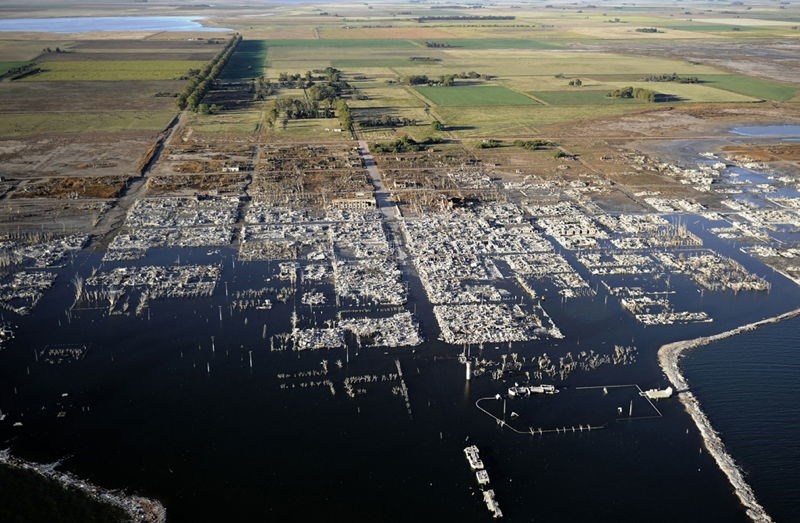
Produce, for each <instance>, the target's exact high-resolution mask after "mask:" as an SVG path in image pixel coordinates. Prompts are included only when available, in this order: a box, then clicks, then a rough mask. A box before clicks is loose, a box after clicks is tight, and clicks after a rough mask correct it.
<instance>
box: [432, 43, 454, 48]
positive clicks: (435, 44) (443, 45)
mask: <svg viewBox="0 0 800 523" xmlns="http://www.w3.org/2000/svg"><path fill="white" fill-rule="evenodd" d="M425 47H428V48H430V49H446V48H448V47H453V46H452V45H450V44H448V43H447V42H425Z"/></svg>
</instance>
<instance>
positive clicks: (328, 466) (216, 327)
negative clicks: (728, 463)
mask: <svg viewBox="0 0 800 523" xmlns="http://www.w3.org/2000/svg"><path fill="white" fill-rule="evenodd" d="M689 225H690V227H692V229H693V230H694V231H695V232H696V233H698V234H702V235H703V237H704V241H706V242H707V244H709V246H710V247H712V248H714V249H717V250H719V251H721V252H722V253H723V254H727V255H731V256H735V255H736V253H737V251H736V250H735V249H734V248H733V247H731V246H729V245H727V244H725V243H723V242H720V241H719V240H715V239H714V238H713V237H712V236H710V235H708V234H706V233H704V232H703V231H702V230H701V227H702V224H701V223H699V222H698V223H694V224H689ZM233 254H234V251H233V250H230V249H223V250H222V252H221V253H219V254H215V255H213V256H208V255H207V254H206V252H205V250H194V251H192V250H180V251H177V250H169V249H166V250H162V251H154V252H153V253H152V254H150V255H149V256H148V258H147V259H146V260H144V261H143V262H140V263H145V264H162V265H163V264H172V263H174V262H175V261H176V259H177V258H178V257H180V263H183V264H186V263H222V265H223V279H224V281H227V282H228V289H229V292H230V293H232V292H234V291H235V290H237V289H246V288H256V287H262V286H264V285H275V284H276V282H275V281H274V280H271V282H266V283H265V279H266V278H271V277H273V276H274V274H273V273H274V272H275V271H276V269H277V267H276V266H275V264H268V263H261V262H258V263H236V264H235V268H234V265H233V263H232V257H233ZM738 257H739V258H741V256H738ZM742 262H743V263H746V265H747V266H748V268H749V269H751V270H754V271H755V272H757V273H759V274H762V275H764V276H766V277H767V278H769V279H770V280H772V281H774V282H776V285H774V287H773V290H772V292H771V293H770V295H767V294H766V293H761V294H751V293H740V294H739V295H733V294H732V293H710V292H706V293H704V294H701V293H699V292H696V290H694V289H692V288H691V287H692V286H691V285H690V283H689V281H688V280H686V279H685V278H682V277H678V276H673V277H672V279H671V285H672V287H673V288H675V289H678V290H679V291H680V292H679V294H678V296H683V298H682V299H677V300H676V301H677V303H676V309H679V310H681V309H690V310H697V309H703V310H706V311H708V312H709V313H710V314H711V315H712V316H713V317H714V318H716V319H717V320H716V321H715V322H714V323H713V324H701V325H693V326H673V327H649V328H645V327H642V326H640V325H638V324H636V323H635V322H634V320H633V319H632V318H631V317H630V315H628V314H627V313H625V312H624V311H622V310H621V309H620V307H619V306H618V305H617V302H616V299H615V298H613V297H608V300H606V299H605V298H606V296H605V291H604V289H603V287H602V286H599V287H598V289H599V294H598V296H596V297H594V298H581V299H575V300H570V301H567V302H566V303H562V302H561V301H560V299H559V297H558V295H557V294H555V292H554V291H553V290H552V289H547V288H546V287H543V288H541V289H538V291H540V292H541V293H542V295H544V296H546V297H547V300H546V301H545V302H544V306H545V308H546V310H547V311H548V313H549V314H550V315H551V316H552V317H553V319H554V321H555V323H556V325H558V326H559V327H560V328H561V330H562V331H563V332H564V333H565V335H566V339H564V340H556V341H553V340H544V341H536V342H531V343H527V344H515V345H514V346H513V347H512V348H511V349H510V350H509V348H508V347H507V346H506V345H503V346H502V347H498V348H497V349H495V348H494V347H493V346H487V347H485V348H484V354H485V356H486V357H487V358H490V359H495V360H499V359H500V355H501V354H503V353H507V352H512V351H513V352H517V353H519V354H520V356H527V357H530V356H533V355H539V354H541V353H543V352H547V353H549V354H551V355H553V356H556V357H557V356H559V355H563V354H564V353H565V352H566V351H568V350H569V351H572V352H573V353H577V352H579V351H581V350H587V351H588V350H590V349H592V350H595V351H597V352H600V353H608V352H610V351H611V350H612V348H613V345H614V344H623V345H630V344H631V343H633V344H635V345H636V346H637V347H638V348H639V357H638V362H637V363H636V364H635V365H632V366H625V367H612V366H606V367H602V368H600V369H598V370H596V371H593V372H577V373H575V374H573V375H572V376H571V377H570V378H568V379H567V380H566V382H565V383H559V384H558V385H559V386H560V387H562V388H563V387H567V388H568V390H567V391H565V393H564V394H563V396H562V397H560V398H559V397H558V396H556V397H552V398H537V399H531V400H514V401H520V402H523V401H529V402H530V403H527V404H523V403H518V404H515V403H514V402H510V405H509V410H514V411H519V413H520V415H521V417H525V418H526V423H529V424H530V425H533V426H537V425H536V423H537V422H538V423H541V426H545V427H547V426H548V424H553V425H556V424H563V425H565V426H569V425H570V424H573V423H581V422H582V421H583V420H585V421H586V422H589V421H591V422H592V423H595V422H598V423H605V424H606V425H607V428H606V429H604V430H598V431H593V432H591V433H586V432H583V433H581V432H577V433H575V434H573V433H569V434H559V435H549V436H548V435H545V436H536V437H531V436H524V435H518V434H513V433H511V432H510V431H508V430H507V429H506V430H502V429H500V428H499V427H498V426H496V424H495V423H494V422H493V421H492V420H491V419H490V418H489V417H488V416H486V415H484V414H482V413H481V412H480V411H478V410H477V408H476V407H475V405H474V402H475V400H476V399H478V398H481V397H487V396H494V395H495V394H497V393H498V392H503V391H504V390H505V389H506V388H507V387H508V386H509V385H510V384H511V383H510V382H509V383H502V382H496V381H493V380H491V379H490V378H488V377H485V376H484V377H480V378H476V379H474V380H473V381H472V382H470V383H466V382H465V379H464V367H463V365H461V364H459V363H458V361H457V358H456V357H457V355H458V353H459V352H460V351H461V347H454V346H449V345H446V344H443V343H441V342H438V341H437V337H438V334H439V333H438V327H437V326H436V323H435V320H434V318H433V316H432V314H431V312H430V311H431V309H430V305H429V304H428V303H427V302H426V300H425V297H424V292H423V291H422V289H421V288H420V287H419V283H418V280H416V279H415V278H414V277H413V276H411V275H408V279H409V288H410V302H409V305H408V307H409V308H410V309H411V310H414V309H415V310H416V312H417V316H418V317H419V320H420V322H421V326H422V329H423V331H424V334H425V337H426V339H427V340H428V341H427V342H426V343H425V344H423V345H421V346H419V347H417V348H415V349H410V348H399V349H386V350H385V349H366V348H362V349H361V350H357V349H356V348H355V347H351V348H350V349H349V355H350V363H349V364H345V365H344V367H343V368H342V369H338V368H337V367H336V366H334V365H333V362H334V361H335V360H337V359H341V360H345V359H346V357H347V353H346V352H345V350H344V349H342V350H332V351H314V352H303V353H296V352H292V351H285V352H271V351H270V349H269V342H268V338H269V336H270V335H271V334H274V333H279V332H286V331H288V330H289V329H290V320H289V317H290V315H291V312H292V308H293V306H292V305H291V303H289V304H280V303H276V305H275V306H274V307H273V309H272V310H268V311H247V312H243V313H236V312H234V313H231V312H230V309H229V299H228V298H226V296H225V290H224V283H222V282H221V283H220V284H219V285H218V286H217V289H216V291H215V294H214V295H213V296H212V297H210V298H203V299H195V300H157V301H154V302H152V304H151V310H150V314H149V319H148V317H147V314H145V315H143V316H142V317H135V316H132V315H131V316H111V317H108V316H107V315H106V313H105V311H102V310H85V311H75V312H74V313H73V314H72V317H71V321H68V319H67V316H66V315H65V312H64V311H65V309H66V308H67V307H68V306H69V305H70V303H71V302H72V293H73V290H72V285H71V284H70V283H69V281H70V279H71V278H72V276H73V275H74V274H75V273H76V272H77V273H80V274H83V275H84V276H86V275H88V274H89V273H90V271H91V270H92V267H98V266H100V260H99V257H98V255H94V254H86V253H81V254H79V255H77V256H76V257H75V258H74V260H73V261H72V263H71V264H70V265H68V266H67V267H64V268H63V269H62V270H61V271H60V276H59V279H58V281H57V283H56V286H55V287H54V288H53V289H51V290H50V291H49V292H48V293H47V294H46V295H45V297H44V298H43V300H42V301H41V302H40V304H39V306H38V307H37V309H36V310H35V311H34V313H33V314H32V315H31V316H29V317H25V318H22V319H16V318H15V319H14V322H15V323H16V324H17V325H18V328H17V330H16V341H14V342H13V343H12V344H10V345H9V346H8V347H7V348H6V349H5V350H4V351H2V352H0V408H1V409H2V410H3V412H4V413H7V414H8V419H7V420H6V421H5V422H3V423H0V441H3V442H5V445H7V446H10V447H11V448H12V450H13V452H15V453H16V454H18V455H20V456H22V457H25V458H28V459H32V460H36V461H41V462H49V461H52V460H55V459H58V458H62V457H65V456H70V457H69V459H67V461H66V462H65V464H64V465H63V467H64V468H65V469H67V470H70V471H72V472H75V473H76V474H78V475H80V476H82V477H86V478H89V479H91V480H92V481H93V482H95V483H97V484H100V485H103V486H107V487H112V488H128V489H130V490H131V491H134V492H138V493H141V494H144V495H148V496H152V497H155V498H158V499H159V500H161V501H162V502H163V503H164V504H165V505H166V507H167V509H168V514H169V516H170V520H171V521H256V520H262V521H263V520H281V521H308V520H311V519H315V518H324V519H329V518H331V517H334V516H335V518H336V519H337V520H344V519H346V518H347V519H350V520H352V521H373V520H380V521H408V520H409V519H412V518H418V519H422V520H432V519H434V518H440V519H444V520H454V519H458V520H460V521H486V520H488V519H490V518H489V514H488V512H487V511H486V508H485V507H484V506H483V504H482V501H481V500H480V497H479V493H478V490H477V488H476V483H475V478H474V475H473V474H472V472H470V470H469V468H468V466H467V463H466V461H465V459H464V455H463V452H462V449H463V448H464V447H465V446H466V445H467V444H469V442H472V443H475V444H477V445H478V446H479V448H480V449H481V453H482V457H483V459H484V462H485V463H486V465H487V468H488V471H489V475H490V477H491V480H492V487H493V488H494V490H495V492H496V494H497V498H498V501H499V502H500V505H501V507H502V509H503V512H504V514H505V519H506V520H508V521H542V522H546V521H553V522H555V521H585V520H592V521H623V522H626V521H629V522H639V521H698V522H699V521H747V518H746V516H745V514H744V512H743V510H742V509H741V507H740V505H739V503H738V501H737V499H736V498H735V497H734V495H733V493H732V491H731V488H730V486H729V484H728V483H727V480H726V479H725V477H724V476H723V475H722V473H721V472H720V471H719V470H718V468H717V466H716V464H715V463H714V461H713V460H712V458H711V457H710V456H708V455H707V454H706V453H705V452H704V451H703V450H702V441H701V440H700V438H699V435H698V434H697V431H696V429H695V427H694V425H693V424H692V422H691V420H690V418H689V417H688V416H687V415H686V414H685V413H684V411H683V409H682V408H681V406H680V404H679V403H678V402H677V401H676V400H675V399H671V400H667V401H663V402H660V403H659V404H658V408H659V409H660V410H661V412H662V413H663V418H658V419H648V420H637V421H616V414H615V413H616V407H617V406H623V407H625V408H626V410H627V407H628V398H627V397H622V396H618V395H616V394H617V393H615V394H613V395H612V394H609V396H608V397H604V396H603V395H602V393H600V392H599V391H595V392H594V393H585V396H583V395H582V396H577V395H576V394H577V392H576V394H571V393H570V391H574V387H577V386H593V385H609V384H630V383H636V384H638V385H640V386H641V387H642V388H643V389H644V388H650V387H654V386H664V385H665V382H664V378H663V376H662V375H661V372H660V370H659V369H658V367H657V364H656V358H655V351H656V350H657V349H658V347H659V346H660V344H661V343H663V342H664V341H670V340H675V339H683V338H690V337H695V336H698V335H701V334H706V333H709V332H718V331H721V330H726V329H727V328H730V327H733V326H736V325H739V324H742V323H746V322H748V321H752V320H753V319H759V318H763V317H767V316H771V315H774V314H776V313H780V312H784V311H785V310H788V309H790V308H792V307H794V306H797V304H798V301H800V300H798V298H797V296H796V295H797V293H796V291H795V289H794V287H793V286H790V285H788V284H787V282H786V280H784V279H783V277H781V276H780V275H777V274H774V273H771V272H769V271H768V270H767V269H766V268H765V267H764V266H763V265H761V264H759V263H758V262H755V261H752V260H749V261H748V260H746V259H745V260H742ZM111 265H114V264H111ZM106 268H108V265H107V266H106V267H104V269H106ZM582 272H584V271H582ZM634 280H636V278H635V277H629V278H627V281H628V283H631V282H632V281H634ZM589 281H590V283H591V284H592V285H593V286H597V284H598V281H597V280H596V279H594V278H589ZM302 291H303V289H302V288H301V289H299V290H298V294H302ZM732 304H734V305H735V307H731V305H732ZM220 307H222V311H223V315H222V316H223V317H222V320H221V321H220V318H219V311H220ZM297 311H298V314H299V315H300V318H301V319H300V324H301V326H304V325H309V324H310V323H311V321H312V319H313V318H314V317H316V321H317V322H318V323H320V322H321V321H323V320H324V319H325V318H328V317H333V316H334V314H335V310H334V308H333V307H331V306H327V307H320V308H318V309H315V310H314V312H313V313H312V312H311V311H310V310H309V309H308V307H303V306H301V305H299V298H298V308H297ZM245 318H246V319H247V321H246V322H245ZM6 319H10V318H8V315H6ZM265 324H266V325H267V339H266V340H265V339H264V338H263V337H262V334H263V328H264V325H265ZM212 336H213V337H214V343H213V346H214V350H213V351H212V341H211V338H212ZM52 343H89V344H90V351H89V353H88V355H87V356H86V358H85V359H83V360H81V361H77V362H73V363H68V364H61V365H49V364H45V363H42V362H37V360H36V357H35V350H37V349H41V348H42V347H44V346H45V345H47V344H52ZM472 350H473V351H477V350H479V349H478V348H477V347H473V348H472ZM250 351H252V357H253V367H252V369H251V368H250V366H249V355H250ZM704 351H706V349H701V350H700V351H698V352H697V354H698V355H701V354H703V353H704ZM708 352H712V350H711V349H710V348H709V349H708ZM762 354H766V353H765V352H763V351H762ZM763 357H764V358H766V357H767V356H766V355H765V356H763ZM323 359H326V360H328V362H329V367H330V368H331V370H330V373H329V376H328V377H329V379H331V380H332V381H334V383H335V390H336V394H335V396H332V395H331V393H330V392H329V390H328V389H327V388H326V387H314V388H307V389H304V388H295V389H289V390H282V389H281V388H280V384H281V383H288V381H285V380H280V379H278V378H277V374H278V373H290V372H297V371H308V370H317V369H320V368H321V366H320V363H321V360H323ZM395 359H397V360H398V361H399V362H400V364H401V367H402V370H403V373H404V376H405V382H406V384H407V386H408V389H409V393H410V400H411V401H410V404H411V413H409V412H408V410H407V409H406V406H405V405H404V403H403V401H401V399H400V398H399V397H398V396H396V395H393V394H392V391H391V384H384V383H378V384H371V385H368V386H366V388H367V389H368V393H367V394H366V395H363V396H358V397H356V398H352V399H351V398H348V397H347V396H346V395H345V394H344V390H343V387H342V380H343V379H344V377H345V376H354V375H363V374H376V375H380V374H385V373H389V372H396V369H395ZM689 377H690V379H692V378H693V376H692V375H690V376H689ZM297 381H299V380H295V382H297ZM703 381H704V380H703V378H698V379H697V386H698V388H699V392H700V394H699V395H700V398H701V400H705V394H703V392H704V391H706V390H707V389H706V388H704V387H709V386H713V384H703ZM762 386H764V384H763V383H761V382H754V383H752V384H749V385H748V388H751V389H752V388H760V387H762ZM64 393H67V394H68V396H66V397H63V396H62V395H63V394H64ZM582 394H583V393H582ZM620 394H621V393H620ZM715 394H716V393H715ZM631 399H634V398H631ZM620 403H621V405H619V404H620ZM494 409H495V411H496V412H500V410H501V409H500V406H499V403H496V404H495V406H494ZM634 409H635V412H634V414H635V415H648V414H650V411H649V409H648V408H647V407H646V405H643V404H641V403H639V402H637V403H634ZM642 410H644V412H642ZM59 411H64V412H66V415H65V416H64V417H58V416H57V414H58V412H59ZM713 414H714V411H713V410H712V420H715V418H714V416H713ZM15 421H22V422H23V426H22V427H19V428H13V427H11V423H13V422H15ZM786 422H787V423H789V422H790V421H789V420H787V421H786ZM523 428H524V425H523ZM795 465H797V463H795ZM761 488H762V489H767V490H769V489H772V488H773V487H770V486H769V485H766V486H764V485H762V487H761ZM756 492H757V494H758V495H759V496H761V495H762V491H761V490H760V489H759V487H756ZM784 493H785V491H784V490H781V489H780V487H774V494H775V495H777V496H781V495H784ZM23 494H24V493H21V495H23ZM763 495H764V497H765V499H767V498H768V497H769V496H768V492H767V491H764V492H763ZM659 500H660V501H659Z"/></svg>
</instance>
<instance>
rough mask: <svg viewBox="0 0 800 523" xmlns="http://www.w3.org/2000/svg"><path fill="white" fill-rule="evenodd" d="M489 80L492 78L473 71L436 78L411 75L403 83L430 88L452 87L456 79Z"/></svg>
mask: <svg viewBox="0 0 800 523" xmlns="http://www.w3.org/2000/svg"><path fill="white" fill-rule="evenodd" d="M478 78H483V79H484V80H491V79H492V78H493V77H492V76H488V75H481V74H480V73H477V72H475V71H462V72H460V73H456V74H443V75H439V76H438V77H429V76H428V75H425V74H412V75H409V76H406V78H405V83H407V84H408V85H427V86H430V87H433V86H436V87H452V86H454V85H455V84H456V79H461V80H466V79H473V80H475V79H478Z"/></svg>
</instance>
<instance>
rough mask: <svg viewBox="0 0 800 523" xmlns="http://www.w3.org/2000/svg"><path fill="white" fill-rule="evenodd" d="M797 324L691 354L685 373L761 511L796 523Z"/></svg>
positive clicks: (799, 447) (799, 490) (799, 473)
mask: <svg viewBox="0 0 800 523" xmlns="http://www.w3.org/2000/svg"><path fill="white" fill-rule="evenodd" d="M799 332H800V320H798V319H796V318H795V319H793V320H789V321H786V322H783V323H779V324H776V325H769V326H766V327H763V328H762V329H760V330H757V331H754V332H749V333H746V334H743V335H740V336H735V337H733V338H728V339H726V340H723V341H721V342H719V343H715V344H713V345H709V346H706V347H702V348H700V349H698V350H695V351H693V352H691V353H689V355H688V356H687V357H686V358H685V360H684V362H683V369H684V370H685V375H686V377H687V378H688V380H689V383H690V384H691V386H692V389H694V391H695V393H696V394H697V396H698V398H699V399H700V401H701V403H702V405H703V410H704V411H705V412H706V414H707V415H708V417H709V419H710V420H711V423H712V424H713V426H714V428H715V429H716V430H717V431H718V432H719V433H720V434H721V435H722V438H723V440H724V441H725V444H726V445H727V447H728V450H729V452H730V453H731V454H732V455H733V456H734V458H735V459H736V460H737V462H738V463H739V465H740V466H741V467H742V469H743V470H744V471H745V472H746V477H747V478H748V481H749V483H750V485H751V486H752V487H753V489H754V490H755V492H756V495H757V496H758V497H759V500H760V501H761V502H762V504H763V505H764V507H765V508H766V510H767V513H769V514H770V515H771V516H772V517H773V518H775V520H776V521H797V520H798V516H797V503H798V500H800V467H798V465H800V440H798V438H797V427H798V420H800V402H798V397H800V361H798V354H800V336H798V333H799Z"/></svg>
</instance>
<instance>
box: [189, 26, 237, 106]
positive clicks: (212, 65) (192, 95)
mask: <svg viewBox="0 0 800 523" xmlns="http://www.w3.org/2000/svg"><path fill="white" fill-rule="evenodd" d="M241 41H242V35H240V34H236V35H234V36H233V37H232V38H231V39H230V40H229V41H228V43H227V44H226V45H225V47H223V48H222V50H221V51H220V52H219V53H217V56H215V57H214V58H212V59H211V61H210V62H208V63H207V64H206V66H205V67H203V69H200V70H197V69H192V70H190V71H189V74H188V76H189V82H188V83H187V84H186V85H185V86H184V88H183V90H182V91H181V92H180V93H179V94H178V99H177V102H176V103H177V104H178V109H180V110H184V109H186V108H189V109H191V110H193V111H197V110H198V108H199V106H200V102H202V101H203V98H204V97H205V95H206V93H208V90H209V89H210V88H211V86H213V85H214V82H215V81H216V79H217V78H218V77H219V74H220V73H221V72H222V69H223V68H224V67H225V64H227V63H228V60H229V59H230V57H231V55H232V54H233V52H234V51H235V50H236V46H237V45H239V42H241Z"/></svg>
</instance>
